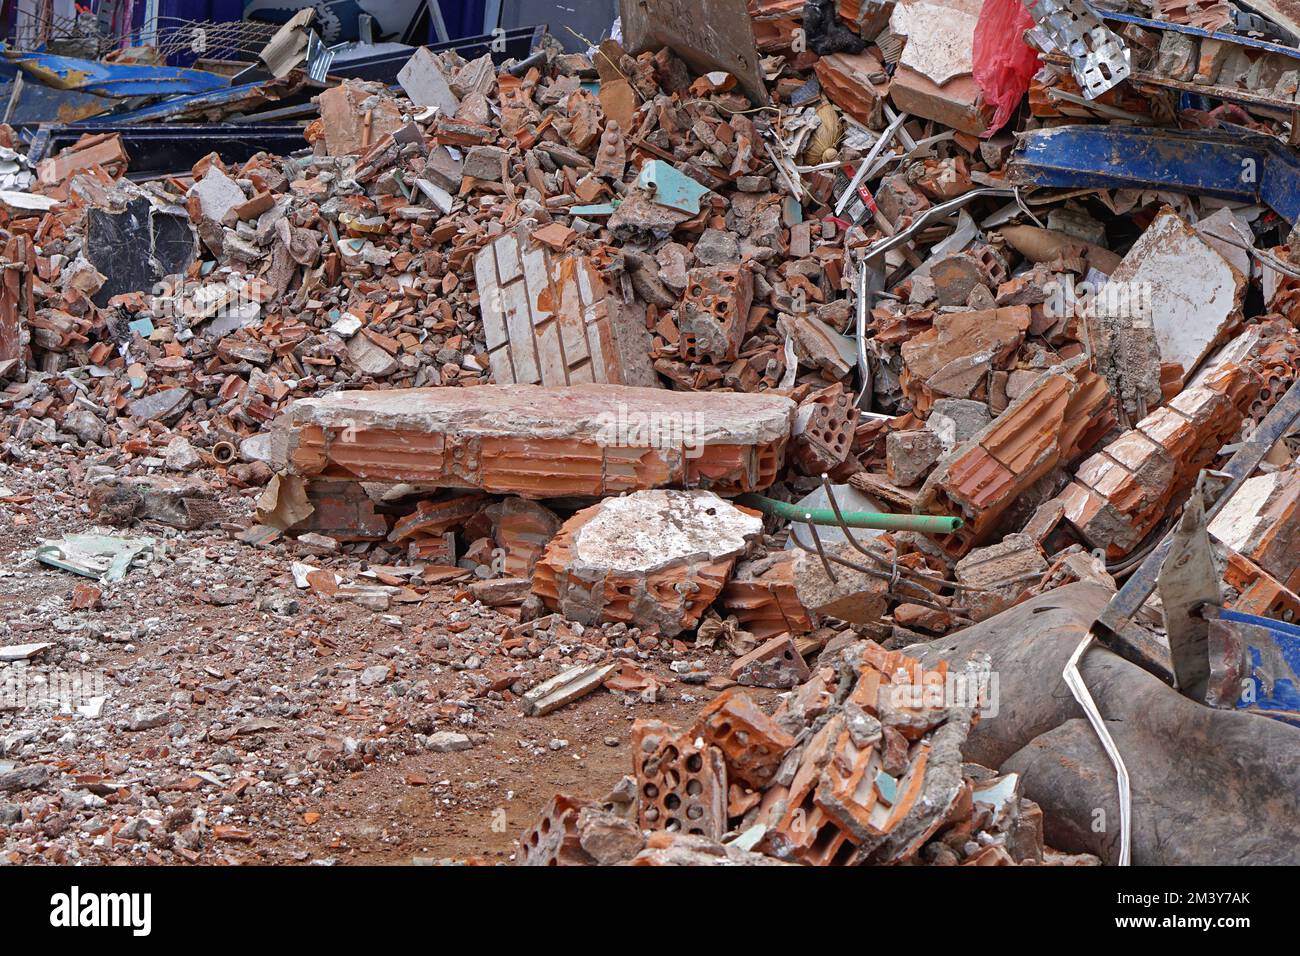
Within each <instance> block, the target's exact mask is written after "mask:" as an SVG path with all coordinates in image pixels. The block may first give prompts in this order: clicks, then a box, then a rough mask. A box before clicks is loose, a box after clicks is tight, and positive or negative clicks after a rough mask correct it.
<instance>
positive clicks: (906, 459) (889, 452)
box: [885, 428, 943, 488]
mask: <svg viewBox="0 0 1300 956" xmlns="http://www.w3.org/2000/svg"><path fill="white" fill-rule="evenodd" d="M942 454H943V441H942V440H941V439H940V438H939V436H938V435H936V434H935V433H934V432H932V431H930V430H928V429H925V428H921V429H917V430H916V431H906V432H890V433H889V435H888V436H886V438H885V466H886V467H887V468H888V469H889V480H890V481H892V482H893V483H894V484H896V485H898V486H899V487H900V488H909V487H911V486H912V485H915V484H917V483H918V482H919V481H920V480H921V479H922V478H924V477H925V476H926V475H927V474H928V473H929V471H930V469H931V468H933V467H934V466H935V463H936V462H938V461H939V458H940V456H941V455H942Z"/></svg>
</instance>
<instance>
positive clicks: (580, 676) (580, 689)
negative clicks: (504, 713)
mask: <svg viewBox="0 0 1300 956" xmlns="http://www.w3.org/2000/svg"><path fill="white" fill-rule="evenodd" d="M615 666H616V665H614V664H587V665H582V666H579V667H570V668H569V669H568V670H567V671H562V672H561V673H559V674H556V675H555V676H554V677H552V678H551V679H550V680H546V681H542V682H541V683H540V684H538V685H537V686H536V687H534V688H533V689H532V690H530V691H528V693H526V694H524V713H525V714H527V715H528V716H529V717H545V716H546V715H547V714H549V713H551V712H552V711H555V710H559V709H560V708H561V707H563V706H564V705H565V704H571V703H573V702H574V701H575V700H578V699H579V698H580V697H586V696H587V695H588V694H590V693H591V692H592V691H594V690H595V689H596V688H598V687H600V685H601V684H603V683H605V678H606V677H608V676H609V675H610V674H612V673H613V672H614V668H615Z"/></svg>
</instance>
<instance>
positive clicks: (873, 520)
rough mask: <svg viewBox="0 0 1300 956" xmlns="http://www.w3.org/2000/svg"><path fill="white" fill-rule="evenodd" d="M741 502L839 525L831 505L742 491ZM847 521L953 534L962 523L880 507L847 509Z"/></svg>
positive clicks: (770, 512)
mask: <svg viewBox="0 0 1300 956" xmlns="http://www.w3.org/2000/svg"><path fill="white" fill-rule="evenodd" d="M736 502H737V503H738V504H742V505H747V506H748V507H750V508H756V509H758V510H759V511H761V512H763V514H768V515H774V516H776V517H778V518H785V519H787V520H789V521H801V522H807V521H808V517H807V516H808V515H812V523H813V524H817V525H823V524H824V525H837V524H839V522H838V521H836V520H835V512H834V511H832V510H831V509H830V508H804V507H802V506H801V505H797V504H793V503H791V502H789V501H777V500H776V499H775V498H764V497H763V496H762V495H741V496H740V497H739V498H737V499H736ZM842 514H843V515H844V523H845V524H846V525H848V526H849V527H850V528H874V529H876V530H878V531H920V532H922V533H923V534H949V533H951V532H953V531H956V530H957V529H958V528H960V527H961V525H962V521H961V519H960V518H953V517H950V516H949V515H909V514H884V513H882V512H878V511H845V512H842Z"/></svg>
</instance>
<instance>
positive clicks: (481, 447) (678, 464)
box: [271, 385, 794, 498]
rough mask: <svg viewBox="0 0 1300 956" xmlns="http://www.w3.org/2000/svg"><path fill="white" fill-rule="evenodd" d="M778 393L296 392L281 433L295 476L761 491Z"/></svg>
mask: <svg viewBox="0 0 1300 956" xmlns="http://www.w3.org/2000/svg"><path fill="white" fill-rule="evenodd" d="M793 418H794V403H793V402H792V401H790V399H788V398H784V397H782V396H779V395H760V394H747V393H727V392H673V391H669V390H667V389H658V388H653V389H651V388H627V387H624V386H618V385H575V386H570V387H568V388H544V387H541V386H534V385H479V386H475V387H474V388H456V387H446V388H422V389H390V390H356V391H346V392H336V393H334V394H333V395H328V396H323V397H321V398H309V399H302V400H299V401H297V402H294V403H293V404H292V405H290V406H289V408H288V410H287V411H286V412H285V413H284V414H283V415H282V416H281V417H280V418H279V419H278V420H277V421H276V423H275V426H274V428H273V431H272V442H271V446H272V462H273V464H274V466H275V467H277V468H279V469H281V470H285V471H288V472H289V473H291V474H297V475H304V476H320V477H334V478H349V479H352V480H359V481H389V482H412V483H419V484H425V485H429V486H432V487H441V488H477V489H480V490H483V491H488V492H491V493H493V494H517V495H520V496H522V497H525V498H551V497H561V496H564V495H588V496H593V497H595V496H604V495H616V494H619V493H621V492H624V491H636V490H638V489H643V488H655V487H663V486H671V485H686V486H689V487H693V488H704V489H709V490H713V491H717V492H718V493H720V494H739V493H742V492H747V491H761V490H762V489H764V488H766V487H767V486H768V485H770V484H771V483H772V482H773V481H774V480H775V479H776V475H777V473H778V471H779V469H780V467H781V465H782V463H783V459H784V454H785V447H786V442H787V440H788V437H789V434H790V427H791V423H792V421H793Z"/></svg>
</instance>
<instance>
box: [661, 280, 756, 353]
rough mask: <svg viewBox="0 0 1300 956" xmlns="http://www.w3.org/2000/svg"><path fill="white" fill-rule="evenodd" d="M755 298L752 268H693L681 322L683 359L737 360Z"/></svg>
mask: <svg viewBox="0 0 1300 956" xmlns="http://www.w3.org/2000/svg"><path fill="white" fill-rule="evenodd" d="M753 301H754V274H753V273H752V272H750V271H749V269H747V268H745V267H743V266H709V267H703V268H697V269H692V270H691V271H690V272H689V273H688V280H687V286H686V298H685V300H684V302H683V305H682V310H681V320H680V322H679V323H678V329H679V334H680V338H679V341H680V344H681V354H682V358H684V359H686V360H687V361H688V362H701V361H704V362H732V361H735V359H736V357H737V356H738V355H739V354H740V344H741V342H742V341H744V338H745V325H746V323H747V322H748V320H749V307H750V305H751V304H752V303H753Z"/></svg>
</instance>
